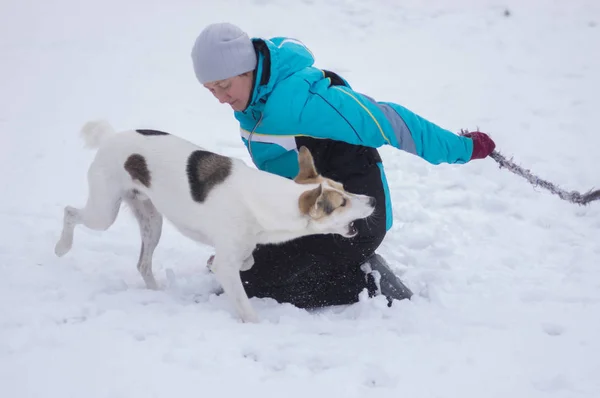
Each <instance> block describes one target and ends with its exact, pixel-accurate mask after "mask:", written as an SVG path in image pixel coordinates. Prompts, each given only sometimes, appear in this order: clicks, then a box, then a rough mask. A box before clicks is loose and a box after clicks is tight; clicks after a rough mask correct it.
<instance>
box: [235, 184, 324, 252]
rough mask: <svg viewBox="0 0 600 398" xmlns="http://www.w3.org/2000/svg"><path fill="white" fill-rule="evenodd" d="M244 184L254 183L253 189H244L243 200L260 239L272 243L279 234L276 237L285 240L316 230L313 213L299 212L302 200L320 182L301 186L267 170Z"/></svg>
mask: <svg viewBox="0 0 600 398" xmlns="http://www.w3.org/2000/svg"><path fill="white" fill-rule="evenodd" d="M245 183H251V184H253V187H252V189H248V190H247V191H246V192H245V195H244V202H245V204H246V206H248V211H250V212H251V213H252V216H253V217H255V218H256V221H257V223H256V225H257V231H256V234H257V236H259V240H260V241H261V242H265V243H266V242H271V241H272V240H273V237H279V236H281V239H279V238H276V239H275V240H278V241H285V240H290V239H291V238H290V237H292V238H294V237H300V236H304V235H309V234H311V233H314V231H313V230H312V228H311V225H310V224H311V223H310V220H311V218H310V216H309V215H307V214H303V213H302V212H301V211H300V206H299V199H300V196H301V195H302V194H303V193H304V192H306V191H308V190H310V189H314V188H316V187H317V186H318V185H317V184H306V185H301V184H297V183H295V182H294V181H292V180H289V179H287V178H284V177H280V176H276V175H271V174H267V173H259V174H258V175H253V176H252V178H248V179H247V181H246V182H245ZM256 186H259V187H260V189H257V188H256ZM261 242H259V243H261Z"/></svg>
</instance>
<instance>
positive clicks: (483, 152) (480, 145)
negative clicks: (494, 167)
mask: <svg viewBox="0 0 600 398" xmlns="http://www.w3.org/2000/svg"><path fill="white" fill-rule="evenodd" d="M460 135H462V136H463V137H469V138H470V139H472V140H473V154H472V155H471V159H470V160H473V159H483V158H485V157H487V156H489V155H490V153H492V152H493V151H494V149H496V144H495V143H494V141H493V140H492V139H491V138H490V137H489V136H488V135H487V134H486V133H482V132H480V131H473V132H468V131H461V134H460Z"/></svg>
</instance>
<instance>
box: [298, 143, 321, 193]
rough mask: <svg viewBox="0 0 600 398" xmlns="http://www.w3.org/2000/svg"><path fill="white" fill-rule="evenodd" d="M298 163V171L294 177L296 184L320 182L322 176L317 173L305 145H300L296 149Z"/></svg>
mask: <svg viewBox="0 0 600 398" xmlns="http://www.w3.org/2000/svg"><path fill="white" fill-rule="evenodd" d="M298 164H299V166H300V171H299V172H298V175H296V178H294V181H295V182H297V183H298V184H318V183H319V182H320V179H321V178H322V177H321V176H319V173H317V169H316V168H315V162H314V159H313V157H312V154H311V153H310V151H309V150H308V148H307V147H305V146H302V147H301V148H300V150H299V151H298Z"/></svg>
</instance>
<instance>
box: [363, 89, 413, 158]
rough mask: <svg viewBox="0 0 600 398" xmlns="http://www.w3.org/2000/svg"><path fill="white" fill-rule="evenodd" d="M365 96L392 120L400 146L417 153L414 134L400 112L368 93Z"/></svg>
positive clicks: (404, 149)
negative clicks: (379, 101)
mask: <svg viewBox="0 0 600 398" xmlns="http://www.w3.org/2000/svg"><path fill="white" fill-rule="evenodd" d="M363 96H364V97H365V98H367V99H368V100H369V101H371V102H372V103H373V105H375V106H377V107H378V108H379V109H381V111H382V112H383V114H384V115H385V117H386V119H387V120H388V121H389V122H390V124H391V125H392V130H393V131H394V135H395V136H396V140H397V141H398V148H399V149H402V150H403V151H406V152H409V153H412V154H414V155H416V154H417V147H416V145H415V141H414V140H413V137H412V134H411V133H410V130H409V129H408V126H407V125H406V123H405V122H404V120H403V119H402V118H401V117H400V115H399V114H398V112H396V111H395V110H394V109H393V108H392V107H391V106H389V105H387V104H380V103H378V102H376V101H375V100H374V99H373V98H371V97H369V96H367V95H364V94H363Z"/></svg>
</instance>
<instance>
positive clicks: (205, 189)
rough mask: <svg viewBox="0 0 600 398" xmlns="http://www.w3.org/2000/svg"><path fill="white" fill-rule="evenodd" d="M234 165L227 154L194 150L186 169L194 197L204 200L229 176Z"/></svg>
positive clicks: (196, 199)
mask: <svg viewBox="0 0 600 398" xmlns="http://www.w3.org/2000/svg"><path fill="white" fill-rule="evenodd" d="M232 166H233V164H232V162H231V159H230V158H228V157H226V156H222V155H219V154H216V153H212V152H208V151H202V150H198V151H194V152H192V154H191V155H190V157H189V158H188V163H187V170H186V171H187V177H188V183H189V185H190V194H191V195H192V198H193V199H194V200H195V201H196V202H200V203H201V202H204V201H205V200H206V197H207V196H208V194H209V193H210V191H211V190H212V189H213V188H214V187H215V186H217V185H219V184H221V183H222V182H223V181H225V180H226V179H227V177H229V174H231V169H232Z"/></svg>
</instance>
